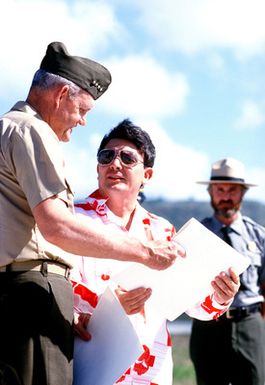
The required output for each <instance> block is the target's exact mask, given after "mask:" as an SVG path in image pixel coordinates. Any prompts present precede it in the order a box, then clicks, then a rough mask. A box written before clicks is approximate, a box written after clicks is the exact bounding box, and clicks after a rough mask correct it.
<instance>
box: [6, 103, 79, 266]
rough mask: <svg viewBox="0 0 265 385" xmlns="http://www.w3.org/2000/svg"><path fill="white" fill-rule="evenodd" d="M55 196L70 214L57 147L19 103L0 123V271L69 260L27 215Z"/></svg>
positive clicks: (41, 124) (48, 130) (36, 118)
mask: <svg viewBox="0 0 265 385" xmlns="http://www.w3.org/2000/svg"><path fill="white" fill-rule="evenodd" d="M54 195H57V196H58V197H59V198H60V199H62V200H63V201H64V202H65V203H66V206H67V207H68V209H69V210H70V211H71V212H73V194H72V192H71V189H70V187H69V185H68V183H67V181H66V179H65V170H64V160H63V156H62V152H61V147H60V142H59V140H58V138H57V136H56V134H55V133H54V131H53V130H52V129H51V127H50V126H49V125H48V124H47V123H46V122H44V121H43V120H42V119H41V117H40V116H39V115H38V114H37V112H36V111H35V110H33V109H32V108H31V106H30V105H28V104H27V103H24V102H18V103H17V104H16V105H15V106H14V107H13V108H12V109H11V110H10V111H9V112H8V113H6V114H5V115H3V116H2V117H1V119H0V266H5V265H7V264H9V263H11V262H13V261H14V260H16V262H20V261H25V260H31V259H53V260H58V261H60V262H64V263H67V264H68V265H70V266H71V263H70V261H71V256H70V255H69V254H68V253H66V252H64V251H63V250H61V249H60V248H58V247H56V246H54V245H52V244H51V243H49V242H47V241H45V239H44V238H43V237H42V235H41V233H40V231H39V230H38V227H37V225H36V223H35V220H34V217H33V214H32V209H33V208H34V207H36V206H37V205H38V204H39V203H40V202H42V201H44V200H45V199H47V198H50V197H52V196H54Z"/></svg>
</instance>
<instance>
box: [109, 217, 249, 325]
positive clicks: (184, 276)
mask: <svg viewBox="0 0 265 385" xmlns="http://www.w3.org/2000/svg"><path fill="white" fill-rule="evenodd" d="M174 239H175V240H176V241H177V242H178V243H179V244H180V245H182V246H183V247H184V249H185V250H186V257H185V258H181V257H178V258H177V259H176V261H175V263H174V264H173V266H171V267H170V268H168V269H166V270H162V271H157V270H153V269H150V268H148V267H146V266H144V265H142V264H139V263H135V264H132V265H131V267H128V268H127V269H126V270H123V271H122V272H120V273H119V274H117V275H116V276H114V277H112V279H113V280H114V281H115V282H116V283H117V284H119V285H120V286H121V287H123V288H124V289H127V290H130V289H133V288H136V287H140V286H143V287H151V288H152V295H151V297H150V298H149V299H148V301H147V302H146V306H147V308H148V307H151V308H152V310H156V311H157V312H158V313H159V314H160V315H163V316H164V317H165V318H167V319H168V320H169V321H173V320H174V319H176V318H177V317H178V316H179V315H181V314H182V313H184V312H185V311H186V310H187V309H189V308H190V307H192V306H194V305H195V304H196V303H198V302H199V301H203V300H204V298H206V296H207V295H209V294H211V293H212V292H213V289H212V286H211V281H212V280H213V279H214V278H215V276H216V275H218V274H219V273H220V272H221V271H228V269H229V267H231V266H233V267H234V268H235V269H236V271H237V272H238V274H240V273H242V272H243V271H244V270H245V269H246V268H247V267H248V265H249V262H250V261H249V258H247V257H245V256H243V255H242V254H240V253H238V252H237V251H236V250H235V249H233V248H232V247H231V246H229V245H228V244H227V243H225V242H224V241H223V240H221V239H220V238H219V237H218V236H217V235H215V234H214V233H213V232H212V231H210V230H208V229H207V228H206V227H205V226H203V225H202V224H201V223H200V222H199V221H197V220H196V219H194V218H191V219H190V220H189V221H188V222H187V223H186V224H185V225H184V226H183V227H182V228H181V229H180V230H179V231H178V232H177V234H176V236H175V238H174Z"/></svg>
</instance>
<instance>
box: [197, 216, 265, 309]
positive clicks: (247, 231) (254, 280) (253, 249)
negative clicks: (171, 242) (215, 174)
mask: <svg viewBox="0 0 265 385" xmlns="http://www.w3.org/2000/svg"><path fill="white" fill-rule="evenodd" d="M201 223H202V224H203V225H204V226H206V227H207V228H208V229H209V230H211V231H212V232H214V233H215V234H216V235H218V236H219V237H220V238H223V234H222V232H221V228H222V227H223V224H222V223H220V222H219V221H218V220H217V219H216V218H215V217H210V218H205V219H203V220H202V222H201ZM230 228H231V231H230V233H229V236H230V239H231V242H232V246H233V248H234V249H235V250H237V251H238V252H239V253H241V254H243V255H246V256H247V257H249V258H250V261H251V263H250V266H249V267H248V268H247V270H246V271H244V272H243V273H242V274H241V275H240V282H241V285H240V288H239V291H238V293H237V295H236V296H235V299H234V301H233V303H232V305H231V307H239V306H247V305H251V304H254V303H258V302H263V300H264V297H263V295H262V290H261V285H262V284H264V283H265V229H264V228H263V227H262V226H260V225H259V224H257V223H256V222H254V221H253V220H252V219H250V218H248V217H244V216H242V215H241V214H240V215H239V217H238V219H237V220H236V221H234V222H233V223H232V225H230Z"/></svg>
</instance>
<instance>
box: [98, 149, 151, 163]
mask: <svg viewBox="0 0 265 385" xmlns="http://www.w3.org/2000/svg"><path fill="white" fill-rule="evenodd" d="M116 158H119V159H120V162H121V163H122V165H123V166H125V167H133V166H136V164H138V163H143V161H141V160H140V159H139V158H138V157H137V155H136V153H135V152H133V151H130V150H120V151H119V150H114V149H104V150H101V151H99V153H98V155H97V160H98V163H99V164H100V165H101V166H108V165H109V164H111V163H112V162H113V161H114V159H116Z"/></svg>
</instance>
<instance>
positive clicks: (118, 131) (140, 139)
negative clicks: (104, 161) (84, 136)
mask: <svg viewBox="0 0 265 385" xmlns="http://www.w3.org/2000/svg"><path fill="white" fill-rule="evenodd" d="M111 139H124V140H127V141H128V142H131V143H133V144H134V145H135V147H136V148H137V149H138V151H140V152H141V153H142V154H143V156H144V167H153V165H154V162H155V156H156V151H155V146H154V144H153V142H152V140H151V138H150V136H149V134H148V133H147V132H146V131H144V130H143V129H142V128H140V127H138V126H136V125H134V124H133V123H132V122H131V121H130V120H129V119H124V120H123V121H122V122H120V123H119V124H118V125H117V126H116V127H114V128H112V129H111V130H110V131H109V132H108V133H107V134H106V135H105V136H104V137H103V139H102V141H101V143H100V145H99V148H98V153H99V151H101V150H103V149H104V148H105V147H106V145H107V144H108V143H109V141H110V140H111Z"/></svg>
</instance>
